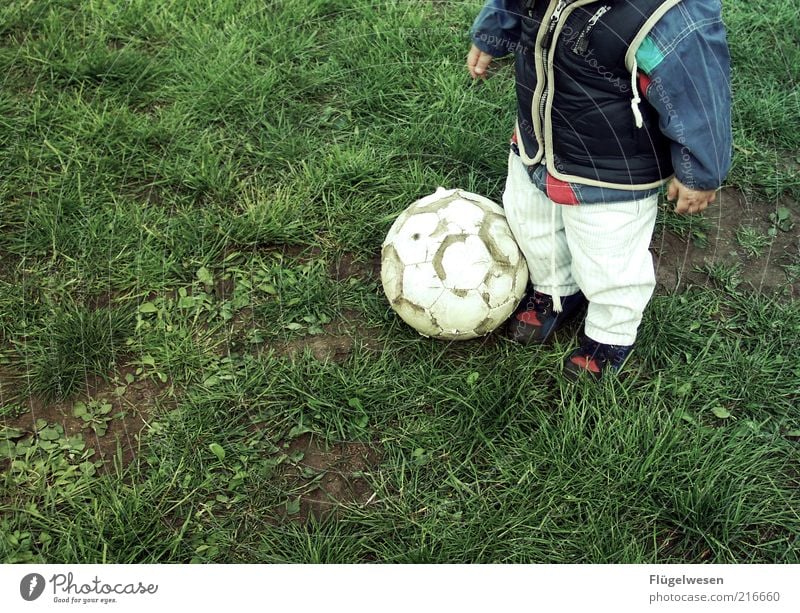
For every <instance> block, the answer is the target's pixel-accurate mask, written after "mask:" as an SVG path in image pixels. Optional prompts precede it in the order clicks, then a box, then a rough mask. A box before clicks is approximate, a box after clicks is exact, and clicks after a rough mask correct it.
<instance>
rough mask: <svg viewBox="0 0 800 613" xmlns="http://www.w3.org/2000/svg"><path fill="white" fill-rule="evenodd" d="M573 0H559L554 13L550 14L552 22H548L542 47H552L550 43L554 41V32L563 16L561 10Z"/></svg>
mask: <svg viewBox="0 0 800 613" xmlns="http://www.w3.org/2000/svg"><path fill="white" fill-rule="evenodd" d="M573 1H574V0H558V4H557V5H556V8H555V10H554V11H553V14H552V15H550V22H549V23H548V24H547V34H546V35H545V37H544V40H543V41H542V49H548V48H549V47H550V43H552V42H553V32H555V31H556V26H557V25H558V20H559V19H560V18H561V12H562V11H563V10H564V8H565V7H566V6H567V5H568V4H570V3H571V2H573Z"/></svg>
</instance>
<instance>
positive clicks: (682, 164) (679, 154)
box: [471, 0, 732, 201]
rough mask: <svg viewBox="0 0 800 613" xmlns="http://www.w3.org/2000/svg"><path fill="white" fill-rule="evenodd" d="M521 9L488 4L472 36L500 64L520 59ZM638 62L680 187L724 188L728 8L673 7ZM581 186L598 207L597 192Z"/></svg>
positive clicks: (504, 0) (502, 0) (704, 3)
mask: <svg viewBox="0 0 800 613" xmlns="http://www.w3.org/2000/svg"><path fill="white" fill-rule="evenodd" d="M542 1H544V0H542ZM519 5H520V2H519V1H516V0H488V1H487V2H486V4H485V6H484V8H483V9H482V11H481V12H480V14H479V15H478V18H477V19H476V20H475V23H474V25H473V27H472V30H471V37H472V40H473V42H474V43H475V45H476V46H477V47H478V48H480V49H481V50H482V51H485V52H487V53H489V54H491V55H493V56H496V57H500V56H503V55H507V54H508V53H511V52H520V47H519V39H520V16H519V15H518V14H517V11H519V8H518V7H519ZM635 57H636V60H637V63H638V70H639V73H640V78H639V81H638V82H639V85H640V89H641V90H642V91H643V94H644V96H645V97H646V98H647V101H648V102H649V103H650V104H651V105H652V106H653V107H654V108H655V109H656V110H657V112H658V117H659V128H660V130H661V132H662V133H663V134H664V135H665V136H666V137H667V139H668V140H669V143H670V156H671V159H672V165H673V169H674V171H675V175H676V176H677V178H678V180H680V181H681V182H682V183H684V184H685V185H686V186H687V187H690V188H693V189H703V190H707V189H716V188H718V187H719V186H720V185H721V184H722V182H723V180H724V179H725V177H726V176H727V173H728V171H729V169H730V163H731V149H732V135H731V96H730V56H729V53H728V46H727V41H726V38H725V29H724V26H723V24H722V18H721V3H720V2H719V0H684V1H682V2H680V3H679V4H677V5H676V6H674V7H672V8H670V9H669V10H667V12H666V13H665V14H664V15H663V16H662V17H661V18H660V19H659V20H658V21H657V22H656V23H655V25H654V26H653V28H652V29H651V30H650V31H649V33H648V35H647V37H646V38H645V39H644V41H643V42H642V43H641V45H640V47H639V48H638V50H637V52H636V56H635ZM538 170H539V173H538V174H539V178H540V180H541V181H537V180H536V177H534V181H535V182H536V183H537V184H538V183H540V182H541V183H543V182H544V180H545V179H544V175H545V172H544V170H543V169H538ZM540 187H541V185H540ZM577 187H578V188H581V189H582V191H583V192H584V194H583V195H584V196H586V197H588V198H589V200H590V201H591V200H592V196H591V192H592V189H588V188H587V187H586V186H577ZM603 189H604V188H597V190H600V191H603ZM597 190H595V191H597ZM610 191H613V192H614V193H619V192H616V190H609V189H607V188H605V192H606V194H605V195H603V197H602V199H604V200H606V199H608V198H609V197H611V196H610V195H609V194H608V192H610ZM637 195H641V194H637ZM628 196H629V197H632V196H634V194H630V193H629V194H628ZM594 197H595V199H596V198H597V197H598V196H597V193H595V194H594ZM620 199H622V198H620ZM581 201H582V200H581Z"/></svg>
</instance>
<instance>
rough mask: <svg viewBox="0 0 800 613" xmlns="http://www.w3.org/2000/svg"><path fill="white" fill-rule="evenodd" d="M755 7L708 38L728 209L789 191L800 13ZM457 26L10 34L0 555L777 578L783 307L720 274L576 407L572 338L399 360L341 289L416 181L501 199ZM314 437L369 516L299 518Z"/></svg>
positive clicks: (3, 178)
mask: <svg viewBox="0 0 800 613" xmlns="http://www.w3.org/2000/svg"><path fill="white" fill-rule="evenodd" d="M768 6H769V9H770V10H765V7H767V4H766V3H764V2H751V3H744V2H735V3H728V4H727V5H726V9H725V10H726V18H727V19H728V25H729V30H730V32H731V35H730V42H731V47H732V54H733V58H734V62H735V64H736V72H735V93H736V107H735V114H734V119H735V130H736V142H737V153H736V160H735V166H734V171H733V173H732V176H731V182H732V184H733V185H735V186H737V187H739V188H740V189H743V190H746V191H748V192H749V193H751V194H754V196H753V197H754V198H755V199H757V200H758V201H759V202H769V203H770V204H768V205H767V206H766V208H765V210H766V211H771V210H775V206H774V205H775V203H776V202H777V201H778V199H783V200H781V201H784V200H786V199H792V198H796V197H797V194H798V182H797V168H796V166H792V165H791V164H788V163H784V162H785V161H786V160H791V159H793V157H792V156H795V155H796V152H797V151H800V142H798V140H797V138H798V136H797V130H796V129H795V127H796V124H797V118H798V106H797V105H798V101H797V97H796V95H795V94H793V93H792V89H791V88H790V87H785V85H786V84H788V83H790V82H792V79H794V80H796V75H795V74H794V72H793V68H792V67H794V66H796V65H797V64H798V62H800V58H798V57H795V56H796V54H797V50H796V45H793V44H792V42H791V41H790V40H789V38H790V33H791V32H792V31H796V30H797V29H798V28H800V22H799V21H798V19H800V18H798V16H797V14H796V11H794V10H793V9H792V7H791V5H790V3H779V4H777V5H776V4H774V3H770V4H769V5H768ZM478 7H479V3H478V2H469V3H449V4H441V3H433V2H431V3H428V2H408V1H392V2H382V3H370V2H366V1H362V0H358V1H356V2H343V1H341V2H340V1H336V0H326V1H323V0H313V1H307V2H299V1H297V0H291V1H285V2H263V0H261V1H256V0H224V1H219V2H212V3H197V2H191V1H188V0H173V1H170V2H167V1H164V2H151V1H149V0H134V1H131V2H126V3H112V2H102V1H101V2H94V3H90V4H87V3H82V2H79V1H77V0H59V1H56V0H52V1H49V2H38V3H30V2H23V1H12V2H10V3H6V5H4V7H3V8H2V9H0V24H2V25H0V74H3V75H4V76H3V77H2V79H3V82H2V87H0V341H1V342H2V345H0V349H1V351H0V405H1V406H0V457H8V460H0V560H2V561H7V562H27V561H36V562H48V563H59V562H119V563H127V562H189V561H195V562H210V561H211V562H282V561H292V562H359V561H381V562H631V563H642V562H654V563H655V562H657V563H661V562H758V563H775V562H778V563H782V562H793V563H798V562H800V542H799V541H798V536H797V535H798V534H800V512H798V509H800V489H798V487H797V486H798V478H800V470H799V469H800V448H799V447H798V439H800V412H799V411H798V408H797V407H798V404H800V402H798V401H799V400H800V398H799V396H800V371H798V369H797V366H796V355H797V338H798V336H800V310H798V307H797V304H796V303H795V302H786V301H783V302H780V301H778V300H776V299H773V298H771V297H769V296H763V295H758V294H750V293H745V292H744V291H743V290H742V289H741V287H740V286H739V285H738V283H736V269H735V268H732V267H730V266H728V267H727V268H726V267H725V266H723V265H716V268H714V269H713V270H712V269H709V270H707V271H706V272H707V273H708V274H710V275H712V276H713V277H714V280H715V281H716V282H717V284H718V285H717V287H715V288H711V289H703V290H701V289H697V288H694V289H690V290H688V291H687V292H685V293H683V294H680V295H672V296H657V297H655V298H654V299H653V301H652V302H651V304H650V306H649V307H648V310H647V312H646V313H645V319H644V321H643V324H642V327H641V329H640V342H639V344H638V348H637V351H636V352H635V353H634V359H633V361H632V364H631V371H630V376H629V377H628V378H627V379H625V380H622V381H615V380H606V381H603V382H602V383H601V384H600V385H590V384H588V383H586V382H582V383H579V384H577V385H569V384H567V383H566V382H565V381H564V380H562V378H561V377H560V376H559V374H558V365H559V364H560V362H561V360H562V359H563V357H564V355H565V354H566V353H567V352H568V351H569V350H570V348H571V346H572V345H571V343H572V342H573V340H572V339H570V338H568V337H567V336H564V337H563V338H560V339H559V341H558V342H557V343H556V344H555V345H553V346H552V347H545V348H536V347H534V348H521V347H518V346H515V345H513V344H511V343H509V342H506V341H504V340H502V339H500V338H494V337H492V339H490V340H488V341H484V340H479V341H472V342H469V343H465V344H447V343H443V342H440V341H433V340H427V339H423V338H421V337H419V336H418V335H416V333H414V332H413V331H411V330H409V329H408V328H407V327H406V326H404V325H403V324H402V323H401V322H400V321H399V320H398V319H397V318H396V317H395V316H394V315H393V314H392V313H391V311H390V310H389V307H388V305H387V304H386V301H385V298H384V297H383V295H382V292H381V289H380V285H379V283H378V281H377V279H376V278H375V276H374V275H370V274H366V273H363V272H362V273H359V274H354V275H352V276H350V277H349V278H347V277H346V275H340V276H338V277H337V276H336V275H334V274H333V271H334V270H335V269H336V267H337V266H336V265H337V262H339V263H340V261H341V260H342V258H343V257H344V258H349V260H353V261H354V262H355V265H356V267H358V266H361V268H362V269H363V268H368V267H369V263H370V261H371V260H372V259H373V258H374V256H375V254H376V253H377V252H378V250H379V245H380V242H381V241H382V239H383V237H384V235H385V233H386V231H387V230H388V228H389V225H390V224H391V221H392V219H393V218H394V216H396V214H397V213H398V212H399V211H400V210H402V209H403V208H404V207H405V206H407V204H408V203H410V202H411V201H413V200H414V199H416V198H418V197H419V196H420V195H422V194H426V193H429V192H432V191H433V190H434V189H435V188H436V187H437V186H438V185H445V186H455V185H458V186H461V187H464V188H466V189H470V190H473V191H476V192H479V193H483V194H485V195H487V196H489V197H491V198H494V199H495V200H499V198H500V194H501V192H502V187H503V181H504V178H505V176H504V170H505V153H506V146H507V137H508V135H509V131H510V125H511V118H512V111H513V90H512V87H511V81H510V78H511V73H510V68H509V67H507V66H506V67H504V68H502V69H501V70H500V73H499V75H498V76H497V77H495V78H494V79H492V80H490V81H488V82H486V83H484V84H482V85H480V86H477V85H474V84H471V83H469V82H468V78H467V76H466V72H465V70H464V68H463V59H464V55H465V52H466V48H467V41H466V36H465V32H466V29H467V28H468V26H469V24H470V23H471V20H472V18H473V17H474V15H475V14H476V12H477V10H478ZM793 25H794V27H792V26H793ZM782 37H785V38H786V40H785V41H783V42H784V44H775V42H776V38H777V39H778V41H779V42H780V40H782ZM787 152H788V154H787ZM776 160H778V161H779V162H780V163H776ZM693 219H694V220H693V221H691V220H689V219H688V218H678V217H675V216H674V215H671V214H670V213H669V212H668V211H667V210H666V209H665V210H663V211H662V212H661V215H660V223H661V224H662V225H663V226H664V227H667V228H669V229H672V230H674V231H676V232H679V233H683V234H684V235H686V236H691V237H692V238H694V239H695V240H696V241H697V240H702V238H703V237H704V236H707V235H708V231H709V227H708V222H707V221H706V220H704V219H703V218H693ZM739 240H740V243H741V245H742V246H743V248H745V249H748V248H750V249H751V250H757V249H759V248H763V244H762V243H763V241H761V240H760V239H759V237H757V236H754V235H752V233H750V234H748V233H747V230H746V229H742V231H741V232H740V234H739ZM748 246H749V247H748ZM348 336H354V337H355V338H356V340H355V341H354V342H351V341H349V340H348V341H346V343H345V346H346V348H345V349H344V350H343V352H342V353H341V355H339V356H336V357H337V359H335V360H334V359H328V360H325V359H319V356H315V351H316V350H318V349H319V347H318V346H317V345H315V344H314V343H319V342H331V339H332V338H333V339H337V338H338V339H339V340H340V341H341V338H342V337H348ZM326 339H327V341H326ZM94 375H96V376H99V377H100V378H101V381H102V379H103V378H105V379H107V381H106V382H105V383H103V382H101V383H99V384H97V383H95V384H93V385H88V384H87V381H89V380H90V379H92V377H93V376H94ZM115 377H116V378H115ZM137 390H138V391H137ZM145 392H146V393H145ZM136 393H138V394H139V395H138V396H137V395H136ZM79 398H80V399H81V400H83V401H84V402H85V406H86V407H89V412H90V413H91V415H89V420H88V421H87V420H84V421H87V423H86V424H80V423H78V424H77V426H76V428H77V429H76V430H75V431H74V432H73V431H70V432H67V431H65V430H64V428H63V427H62V426H61V425H60V424H58V423H56V422H57V421H58V419H57V418H58V415H59V411H62V412H64V413H65V414H67V415H74V405H75V402H76V401H77V400H78V399H79ZM109 399H111V400H109ZM29 401H30V402H29ZM56 401H58V403H57V402H56ZM106 401H109V402H112V404H113V405H114V408H113V409H112V411H111V412H101V411H100V408H99V407H104V405H103V402H106ZM124 402H132V403H133V404H134V408H135V409H137V410H138V411H139V412H140V413H141V417H142V420H143V422H144V425H145V428H144V431H143V434H142V436H141V438H140V439H137V438H136V436H135V435H136V433H137V432H138V429H139V427H140V425H141V424H138V423H137V422H135V421H133V420H130V419H127V418H125V419H117V418H115V417H112V418H111V419H108V416H109V415H111V416H114V415H116V414H117V411H118V409H119V406H120V405H121V404H122V403H124ZM31 407H32V408H33V410H31ZM47 407H49V410H48V409H47ZM128 408H130V407H128ZM102 410H103V411H106V409H105V408H103V409H102ZM34 413H35V414H34ZM43 415H44V417H43ZM26 419H27V420H28V421H29V422H32V424H33V425H31V426H27V430H26V429H25V428H24V427H23V426H20V425H19V424H21V423H23V422H25V420H26ZM80 419H83V418H80ZM25 423H27V422H25ZM59 428H60V429H59ZM106 428H107V429H108V430H109V432H108V433H107V434H105V435H100V432H104V431H105V430H106ZM112 430H113V431H114V432H116V434H117V435H119V436H120V444H119V448H116V445H115V444H114V443H113V439H111V436H112ZM307 432H310V433H312V434H313V435H314V437H315V439H316V440H320V441H327V442H328V443H330V444H331V445H337V444H339V443H341V442H343V441H344V442H346V443H347V444H348V445H351V446H357V447H358V448H365V449H370V450H372V454H373V461H371V462H370V463H369V465H368V466H364V467H360V468H359V472H361V473H363V475H362V476H363V479H364V480H365V481H366V483H367V484H368V486H369V493H370V496H368V497H365V498H363V499H362V498H359V497H353V496H351V497H349V498H347V497H346V498H347V499H346V500H345V504H343V505H342V506H341V508H340V509H339V510H338V512H337V514H336V515H334V516H329V517H312V518H311V519H310V520H309V521H308V522H307V523H303V522H300V521H298V517H300V516H301V515H302V513H296V512H294V511H296V508H295V507H294V505H295V504H296V502H297V500H298V498H300V499H302V500H305V499H306V497H307V495H308V490H309V489H311V488H313V486H314V483H313V481H312V480H311V478H310V477H308V478H304V479H300V480H299V481H298V479H297V478H296V477H295V476H293V475H294V472H293V471H296V470H299V469H301V468H302V462H301V459H300V458H299V456H298V455H297V454H296V453H293V452H291V449H290V448H289V446H287V445H289V444H290V443H291V442H292V441H297V440H300V437H302V436H303V433H307ZM340 447H341V445H340ZM101 449H104V450H105V451H106V452H107V453H110V457H111V458H112V459H111V460H109V461H108V462H106V464H105V465H103V463H102V462H100V461H99V452H100V450H101ZM131 456H132V458H131ZM328 469H329V472H330V473H333V472H335V470H337V468H336V467H334V466H329V467H328ZM373 494H374V495H373ZM367 498H369V500H367ZM287 511H292V512H291V513H289V518H288V519H287V518H286V517H285V516H286V514H287Z"/></svg>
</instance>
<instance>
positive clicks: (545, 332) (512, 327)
mask: <svg viewBox="0 0 800 613" xmlns="http://www.w3.org/2000/svg"><path fill="white" fill-rule="evenodd" d="M587 304H588V302H587V301H586V298H585V297H584V295H583V293H582V292H578V293H576V294H571V295H569V296H564V297H562V298H561V307H562V308H561V312H560V313H556V312H555V311H554V310H553V297H552V296H549V295H548V294H543V293H541V292H537V291H532V292H528V293H527V294H526V295H525V297H524V298H523V299H522V302H520V304H519V306H518V307H517V310H516V311H514V315H512V316H511V319H509V320H508V323H507V324H506V334H507V335H508V337H509V338H510V339H511V340H513V341H516V342H518V343H522V344H523V345H526V344H528V343H545V342H547V341H548V340H549V339H550V337H552V336H553V333H554V332H555V331H556V330H558V329H559V328H561V327H562V326H563V325H564V324H565V323H567V322H568V321H569V320H570V319H572V318H574V317H575V316H576V315H578V314H580V313H582V312H584V311H585V310H586V306H587Z"/></svg>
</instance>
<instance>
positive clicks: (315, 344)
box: [274, 310, 383, 363]
mask: <svg viewBox="0 0 800 613" xmlns="http://www.w3.org/2000/svg"><path fill="white" fill-rule="evenodd" d="M322 329H323V333H322V334H313V335H307V336H301V337H299V338H295V339H292V340H290V341H288V342H287V343H286V344H284V345H280V346H275V347H274V349H275V350H276V351H277V353H278V355H281V356H285V357H290V358H292V357H296V356H298V355H302V353H303V352H304V351H306V350H308V351H310V352H311V354H312V355H313V356H314V358H315V359H317V360H319V361H321V362H324V361H328V360H332V361H334V362H337V363H342V362H344V361H345V360H347V358H348V357H350V354H351V353H352V352H353V350H354V349H355V348H356V346H358V345H361V346H363V347H365V348H366V349H369V350H371V351H381V350H382V348H383V345H382V344H381V343H380V342H379V341H378V336H377V331H376V330H375V329H374V328H370V327H368V326H366V325H365V324H364V323H363V321H362V320H361V314H360V313H358V312H357V311H353V310H345V311H343V312H342V314H341V318H340V319H337V320H335V321H332V322H331V323H329V324H325V325H324V326H322Z"/></svg>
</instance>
